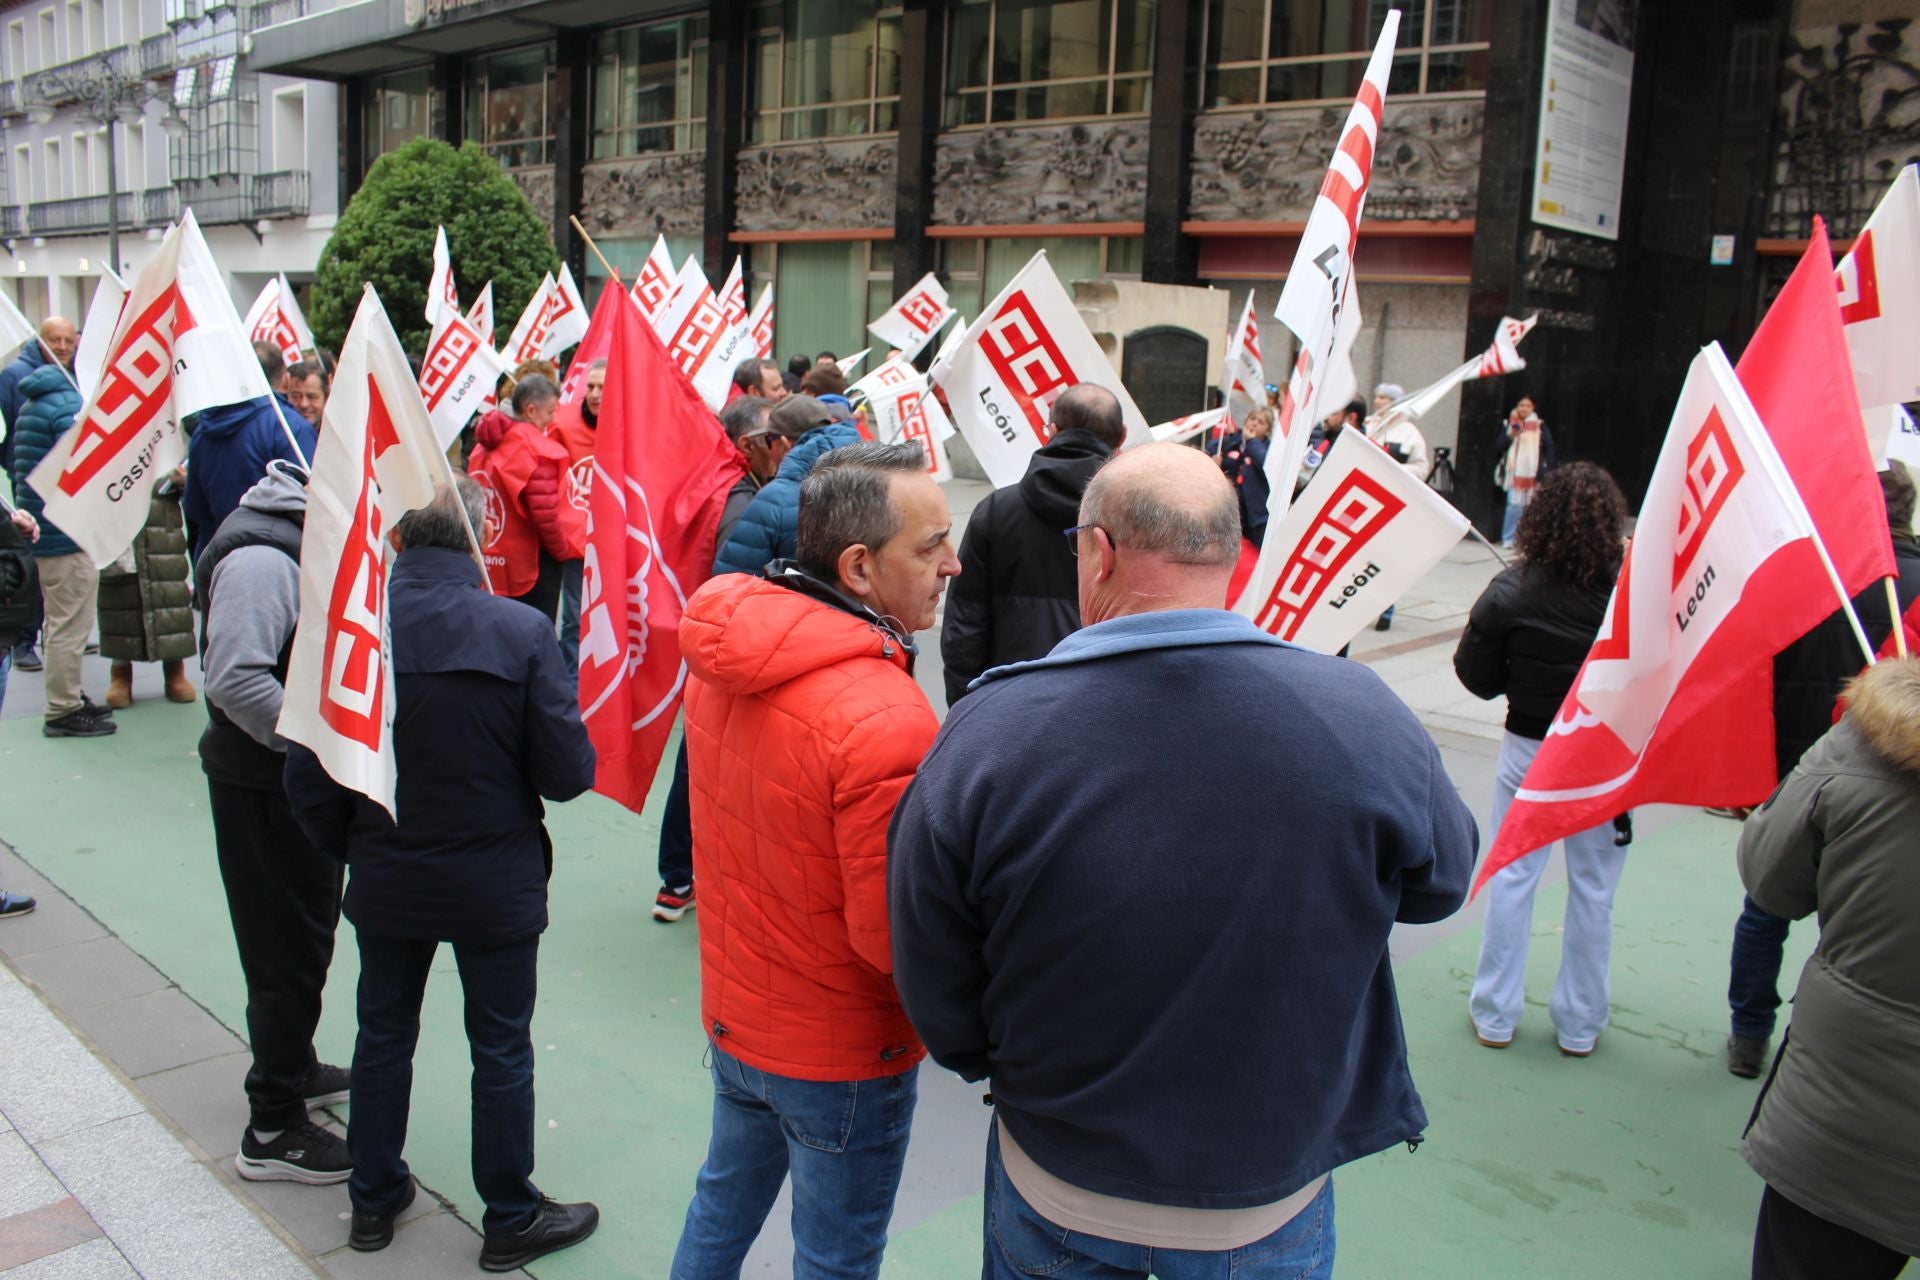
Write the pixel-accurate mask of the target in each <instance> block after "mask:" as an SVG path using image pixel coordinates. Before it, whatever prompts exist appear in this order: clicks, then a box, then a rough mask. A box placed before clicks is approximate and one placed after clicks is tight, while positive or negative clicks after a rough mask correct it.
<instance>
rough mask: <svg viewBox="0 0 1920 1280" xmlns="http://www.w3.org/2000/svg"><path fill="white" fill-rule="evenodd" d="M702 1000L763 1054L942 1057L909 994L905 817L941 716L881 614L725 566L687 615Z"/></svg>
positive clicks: (863, 1071) (815, 1063) (815, 1073)
mask: <svg viewBox="0 0 1920 1280" xmlns="http://www.w3.org/2000/svg"><path fill="white" fill-rule="evenodd" d="M680 646H681V652H682V654H683V655H684V657H685V658H686V661H687V666H688V669H689V671H690V672H691V678H690V679H689V680H688V682H687V719H686V733H687V760H688V766H689V771H690V781H691V783H692V802H693V862H694V880H695V882H696V883H697V884H698V885H699V886H700V1009H701V1014H702V1017H703V1020H704V1021H705V1023H706V1028H707V1033H708V1034H709V1035H711V1036H712V1037H713V1038H714V1040H715V1042H716V1043H718V1044H719V1045H720V1046H721V1047H723V1048H724V1049H726V1051H727V1052H728V1053H731V1054H733V1055H734V1056H735V1057H737V1058H739V1059H740V1060H741V1061H743V1062H745V1063H747V1064H749V1065H750V1066H754V1067H758V1068H760V1069H761V1070H763V1071H770V1072H773V1073H775V1074H776V1075H783V1076H792V1077H795V1078H797V1079H802V1080H835V1081H839V1080H871V1079H876V1078H879V1077H883V1076H890V1075H896V1074H898V1073H900V1072H903V1071H906V1070H909V1069H910V1068H911V1067H913V1065H914V1064H915V1063H917V1062H919V1061H920V1059H921V1058H922V1057H924V1056H926V1050H925V1049H924V1048H923V1047H922V1046H921V1044H920V1040H919V1037H917V1036H916V1035H914V1033H913V1028H912V1026H911V1025H909V1024H908V1022H907V1016H906V1014H905V1012H904V1011H902V1009H901V1007H900V999H899V996H898V995H897V994H896V993H895V991H894V987H893V979H892V977H891V973H892V970H893V953H892V946H891V936H890V933H889V930H888V927H887V824H888V822H889V821H890V820H891V819H892V817H893V809H894V805H895V804H897V803H898V802H899V799H900V794H901V792H903V791H905V790H906V787H907V783H909V782H910V781H912V780H913V773H914V770H915V769H916V768H918V767H919V764H920V760H921V758H922V757H923V756H925V755H926V753H927V749H928V748H929V747H931V746H932V745H933V739H934V735H935V733H936V732H938V730H939V725H938V722H937V721H936V720H935V719H934V714H933V709H932V708H931V707H929V706H928V705H927V699H926V695H925V694H923V693H921V692H920V686H919V685H917V684H915V683H914V680H913V677H912V676H911V675H909V674H908V673H907V655H906V653H905V652H904V650H903V648H902V646H901V644H900V642H899V641H898V640H897V639H895V638H894V637H893V636H891V635H889V634H888V633H887V632H885V631H883V630H882V629H881V628H880V627H879V626H877V625H875V624H874V623H872V622H869V621H866V620H864V619H861V618H859V617H856V616H854V615H853V614H852V613H849V612H846V611H844V610H841V609H836V608H834V607H833V606H832V605H829V604H826V603H824V602H822V601H820V600H816V599H813V598H811V597H808V596H805V595H802V594H800V593H798V592H796V591H794V590H792V589H790V588H788V587H785V586H781V585H779V584H777V583H774V582H769V581H766V580H765V579H762V578H752V577H748V576H746V575H744V574H723V575H721V576H720V577H717V578H714V579H713V580H711V581H709V582H708V583H707V584H706V585H705V586H703V587H701V588H700V590H699V591H697V592H695V593H694V595H693V598H692V599H690V600H689V601H688V602H687V608H686V614H685V616H684V617H683V618H682V619H681V623H680Z"/></svg>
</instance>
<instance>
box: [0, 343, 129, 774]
mask: <svg viewBox="0 0 1920 1280" xmlns="http://www.w3.org/2000/svg"><path fill="white" fill-rule="evenodd" d="M19 391H20V396H21V399H20V411H19V414H18V415H17V416H16V417H15V418H14V419H13V423H12V425H13V434H14V435H15V436H16V437H17V438H18V444H17V445H16V446H15V448H14V451H13V491H14V493H15V494H16V495H17V496H18V499H19V505H20V508H21V510H23V511H25V512H27V513H28V514H29V515H32V516H33V517H34V518H35V519H37V520H39V522H40V541H38V542H36V543H34V544H33V558H34V560H35V561H36V562H37V563H38V565H39V569H40V600H41V619H42V623H41V625H42V626H43V627H44V629H45V630H44V635H43V636H42V642H41V650H42V653H41V656H42V659H43V660H44V661H45V663H46V672H47V676H46V680H47V711H46V722H45V723H44V724H43V725H42V726H41V728H40V731H41V732H42V733H44V734H45V735H46V736H47V737H49V738H100V737H105V736H106V735H108V734H110V733H112V732H113V731H114V723H113V713H112V712H111V711H110V710H108V709H107V708H105V707H102V706H100V705H98V704H97V703H95V702H94V701H93V699H92V698H89V697H88V696H87V691H86V690H85V689H84V688H82V687H81V685H80V663H81V658H82V655H83V654H84V653H85V652H86V647H87V637H89V636H90V635H92V634H93V620H94V614H95V610H96V607H97V605H98V603H99V597H100V570H99V568H98V567H96V566H95V564H94V562H93V557H92V556H90V555H88V554H87V553H86V552H84V551H82V550H81V549H80V548H79V546H78V545H77V544H76V543H75V542H74V540H73V539H72V538H69V537H68V536H67V535H66V534H65V533H64V532H62V531H61V530H60V528H59V527H58V526H57V525H55V524H53V523H51V522H50V521H48V520H47V518H46V500H45V499H44V498H42V497H41V496H40V491H39V490H37V489H35V488H34V487H33V486H32V485H30V484H28V483H27V476H28V475H29V474H31V473H32V471H33V469H34V468H35V467H37V466H39V465H40V460H41V459H42V458H44V457H46V456H47V454H48V453H50V452H51V451H52V449H53V447H54V445H55V444H56V443H58V442H59V440H60V437H61V436H64V435H66V434H67V432H69V431H71V430H72V429H73V419H74V415H76V414H78V413H79V412H80V393H79V392H78V391H76V390H74V387H73V382H72V381H71V379H70V378H69V377H68V375H67V371H66V370H65V369H64V368H63V367H61V366H60V365H57V364H54V363H52V362H48V363H46V364H43V365H41V366H40V367H39V368H37V369H35V370H34V371H33V372H32V373H30V374H28V375H27V376H26V378H24V379H23V380H22V381H21V383H20V387H19Z"/></svg>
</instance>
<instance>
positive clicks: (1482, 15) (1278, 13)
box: [1205, 0, 1493, 107]
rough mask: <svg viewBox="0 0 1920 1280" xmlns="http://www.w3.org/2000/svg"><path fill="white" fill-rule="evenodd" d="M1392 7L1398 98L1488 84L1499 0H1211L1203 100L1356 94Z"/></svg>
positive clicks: (1390, 85)
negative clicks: (1397, 26)
mask: <svg viewBox="0 0 1920 1280" xmlns="http://www.w3.org/2000/svg"><path fill="white" fill-rule="evenodd" d="M1393 8H1398V9H1399V10H1400V11H1401V14H1400V35H1399V39H1398V41H1397V45H1396V50H1395V56H1394V62H1393V72H1392V75H1391V77H1390V78H1389V79H1388V81H1387V92H1388V94H1389V95H1390V96H1392V95H1405V94H1418V93H1480V92H1484V91H1485V90H1486V87H1487V61H1488V55H1487V47H1488V41H1489V39H1490V37H1491V35H1492V30H1493V4H1492V0H1211V3H1210V4H1209V5H1208V8H1207V92H1206V98H1205V104H1206V105H1207V106H1209V107H1233V106H1251V105H1255V104H1258V103H1261V102H1338V101H1343V100H1348V99H1351V98H1352V97H1353V95H1354V93H1355V92H1356V91H1357V90H1358V89H1359V87H1360V81H1361V78H1362V77H1363V76H1364V75H1365V74H1366V66H1367V55H1368V54H1369V53H1371V52H1372V50H1373V44H1374V41H1375V40H1377V39H1378V38H1379V36H1380V30H1381V28H1382V26H1384V25H1385V23H1386V17H1387V11H1388V10H1389V9H1393Z"/></svg>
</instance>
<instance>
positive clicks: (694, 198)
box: [580, 151, 707, 238]
mask: <svg viewBox="0 0 1920 1280" xmlns="http://www.w3.org/2000/svg"><path fill="white" fill-rule="evenodd" d="M582 183H583V186H584V188H585V193H584V196H583V198H582V201H581V205H582V207H581V211H580V221H581V223H582V224H583V225H584V226H585V227H586V228H587V230H588V232H589V233H591V234H592V235H595V236H631V237H635V238H645V237H647V236H654V235H666V236H697V235H699V234H700V232H701V228H702V225H703V218H704V204H703V201H704V199H705V196H706V190H707V181H706V156H705V154H704V153H702V152H698V151H679V152H672V153H669V154H666V155H651V156H636V157H634V158H632V159H629V160H601V161H596V162H595V163H593V164H590V165H588V166H587V168H586V172H585V173H584V174H583V175H582Z"/></svg>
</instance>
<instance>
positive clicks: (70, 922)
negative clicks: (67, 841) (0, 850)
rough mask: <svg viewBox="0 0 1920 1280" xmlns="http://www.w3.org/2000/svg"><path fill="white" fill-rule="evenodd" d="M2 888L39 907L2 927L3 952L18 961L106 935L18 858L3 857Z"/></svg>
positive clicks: (0, 868) (0, 866)
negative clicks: (24, 896)
mask: <svg viewBox="0 0 1920 1280" xmlns="http://www.w3.org/2000/svg"><path fill="white" fill-rule="evenodd" d="M0 886H5V888H6V890H7V892H8V893H21V894H25V895H26V896H27V897H29V898H32V899H33V900H34V901H35V902H36V903H38V904H39V905H37V906H36V907H35V908H34V909H33V914H31V915H25V916H15V917H13V918H12V919H10V920H8V921H6V922H5V924H4V925H0V951H4V952H6V954H8V955H10V956H12V957H14V958H15V959H16V960H17V959H19V958H20V957H22V956H30V955H32V954H34V953H35V952H37V951H50V950H52V949H53V948H55V947H64V946H68V945H70V944H72V943H75V942H87V941H90V940H92V939H94V938H104V937H106V936H107V930H106V926H104V925H102V924H101V923H100V922H99V921H98V920H95V919H94V918H93V917H92V916H90V915H88V914H87V913H86V912H85V911H82V910H81V909H80V908H79V907H78V906H77V905H75V903H74V901H73V899H72V898H69V897H68V896H67V895H66V894H64V893H62V892H60V890H58V889H56V888H54V887H53V885H52V884H51V883H50V882H49V881H48V880H47V878H46V877H45V876H43V875H41V874H40V873H39V872H37V871H35V870H34V869H33V868H32V867H29V866H28V865H27V864H26V863H24V862H21V861H20V860H19V859H17V858H13V857H0Z"/></svg>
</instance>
